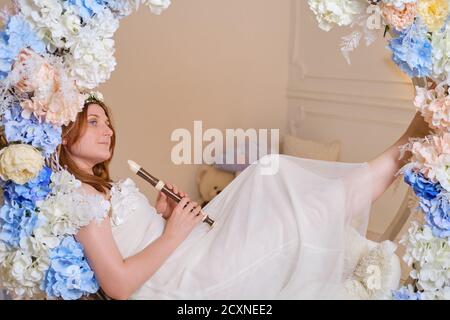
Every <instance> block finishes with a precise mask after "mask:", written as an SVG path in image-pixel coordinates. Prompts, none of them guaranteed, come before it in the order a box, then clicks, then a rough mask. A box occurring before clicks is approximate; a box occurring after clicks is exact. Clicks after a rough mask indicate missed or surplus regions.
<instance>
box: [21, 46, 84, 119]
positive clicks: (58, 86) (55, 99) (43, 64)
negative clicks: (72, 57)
mask: <svg viewBox="0 0 450 320" xmlns="http://www.w3.org/2000/svg"><path fill="white" fill-rule="evenodd" d="M13 74H14V78H13V79H14V82H15V87H16V88H17V90H19V91H20V92H24V93H32V94H33V95H32V97H31V99H25V100H23V101H22V102H21V106H22V109H23V111H22V115H23V116H24V117H27V118H28V117H30V116H31V114H34V115H35V116H36V117H37V118H38V119H40V120H41V121H46V122H48V123H51V124H54V125H57V126H62V125H67V124H69V122H71V121H75V119H76V116H77V114H78V112H80V111H81V110H82V109H83V105H84V96H83V95H82V94H80V93H79V91H78V88H77V87H76V85H75V81H73V80H72V79H70V78H69V77H68V76H67V74H66V72H65V70H64V69H63V68H62V67H60V68H55V67H54V66H51V65H50V64H49V63H48V62H47V61H46V60H45V59H44V58H43V57H41V56H40V55H38V54H36V53H35V52H33V51H31V50H28V49H25V50H22V51H21V52H20V54H19V57H18V59H17V62H16V64H15V66H14V68H13Z"/></svg>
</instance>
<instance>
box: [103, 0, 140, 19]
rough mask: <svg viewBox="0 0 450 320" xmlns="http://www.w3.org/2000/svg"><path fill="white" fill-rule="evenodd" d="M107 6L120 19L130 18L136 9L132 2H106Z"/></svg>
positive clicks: (112, 0) (114, 0)
mask: <svg viewBox="0 0 450 320" xmlns="http://www.w3.org/2000/svg"><path fill="white" fill-rule="evenodd" d="M105 4H106V5H107V6H108V8H109V9H110V10H111V11H112V12H113V14H114V16H115V17H116V18H118V19H122V18H124V17H126V16H128V15H129V14H131V12H132V11H133V9H134V8H135V6H133V5H132V4H130V2H128V1H121V0H105Z"/></svg>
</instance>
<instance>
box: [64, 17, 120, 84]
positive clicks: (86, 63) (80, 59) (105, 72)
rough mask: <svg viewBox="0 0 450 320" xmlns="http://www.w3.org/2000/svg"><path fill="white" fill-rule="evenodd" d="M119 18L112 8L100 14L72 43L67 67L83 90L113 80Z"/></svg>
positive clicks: (67, 58) (66, 62)
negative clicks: (110, 78) (114, 38)
mask: <svg viewBox="0 0 450 320" xmlns="http://www.w3.org/2000/svg"><path fill="white" fill-rule="evenodd" d="M118 27H119V21H118V20H117V19H116V18H115V17H114V15H113V14H112V13H111V11H109V10H104V11H103V13H101V14H98V15H96V16H95V17H94V18H93V19H91V23H90V24H89V25H87V26H85V27H84V28H82V29H81V30H80V32H79V34H78V36H77V37H76V38H73V39H72V42H71V44H70V54H69V55H67V57H66V61H65V64H66V68H67V69H68V70H70V71H69V72H70V75H71V77H72V78H74V79H75V81H76V83H77V85H78V87H79V88H81V89H84V90H86V89H93V88H95V87H97V86H98V85H99V84H101V83H103V82H105V81H106V80H108V79H109V77H110V75H111V72H112V71H114V69H115V67H116V60H115V58H114V51H115V49H114V40H113V39H112V37H113V35H114V32H115V31H116V30H117V28H118Z"/></svg>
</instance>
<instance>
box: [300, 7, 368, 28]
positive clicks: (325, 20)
mask: <svg viewBox="0 0 450 320" xmlns="http://www.w3.org/2000/svg"><path fill="white" fill-rule="evenodd" d="M308 4H309V7H310V8H311V10H312V11H313V12H314V14H315V15H316V18H317V21H318V22H319V27H320V28H321V29H323V30H325V31H330V30H331V29H332V28H333V25H338V26H348V25H350V24H352V23H353V22H354V21H355V19H356V17H357V16H358V15H360V14H361V13H363V12H364V10H365V9H366V8H367V6H368V2H367V1H365V0H308Z"/></svg>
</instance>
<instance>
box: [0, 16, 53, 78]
mask: <svg viewBox="0 0 450 320" xmlns="http://www.w3.org/2000/svg"><path fill="white" fill-rule="evenodd" d="M26 47H29V48H31V49H33V50H34V51H35V52H37V53H39V54H43V53H44V52H45V44H44V42H43V41H42V40H41V39H39V37H38V36H37V35H36V33H35V32H34V31H33V29H32V28H31V26H30V24H29V23H28V22H26V21H25V20H23V18H21V17H20V16H18V15H16V16H13V17H11V18H10V19H9V21H8V23H7V25H6V29H5V31H2V32H0V80H2V79H5V78H6V76H7V75H8V73H9V72H10V71H11V66H12V64H13V62H14V60H15V58H16V57H17V55H18V54H19V52H20V50H22V49H23V48H26Z"/></svg>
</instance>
